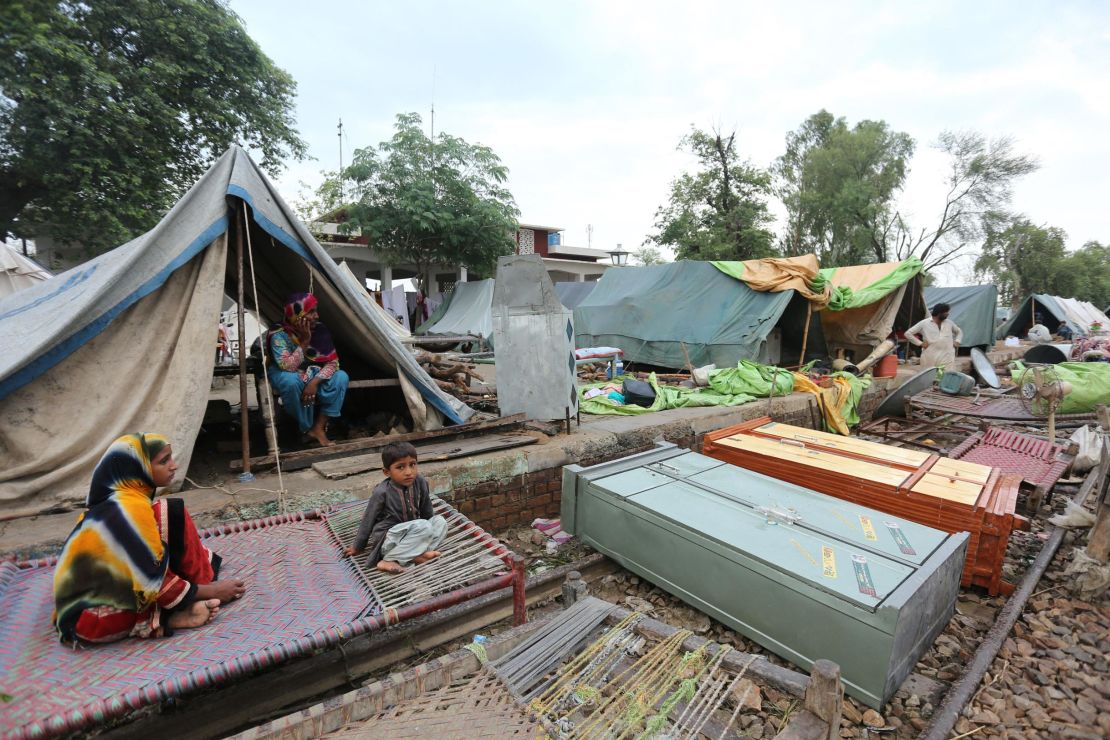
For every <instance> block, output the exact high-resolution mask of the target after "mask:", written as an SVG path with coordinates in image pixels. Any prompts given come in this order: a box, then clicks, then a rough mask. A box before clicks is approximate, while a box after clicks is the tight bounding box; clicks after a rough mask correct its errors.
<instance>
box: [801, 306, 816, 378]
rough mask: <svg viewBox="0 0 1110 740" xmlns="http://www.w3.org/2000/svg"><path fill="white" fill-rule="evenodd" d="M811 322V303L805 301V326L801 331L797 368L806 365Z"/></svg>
mask: <svg viewBox="0 0 1110 740" xmlns="http://www.w3.org/2000/svg"><path fill="white" fill-rule="evenodd" d="M812 321H813V301H806V325H805V328H804V329H802V356H801V357H799V358H798V367H799V368H800V367H802V366H803V365H805V364H806V344H808V343H809V325H810V323H811V322H812Z"/></svg>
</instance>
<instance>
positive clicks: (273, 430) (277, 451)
mask: <svg viewBox="0 0 1110 740" xmlns="http://www.w3.org/2000/svg"><path fill="white" fill-rule="evenodd" d="M241 202H242V204H243V231H245V232H246V234H247V262H248V263H250V266H251V291H252V292H253V294H254V310H255V312H257V311H258V305H259V304H258V283H257V282H256V281H255V279H254V251H253V250H252V249H251V230H250V229H249V228H248V227H247V223H248V222H247V203H246V201H241ZM309 269H310V270H311V268H309ZM262 336H263V339H265V336H266V335H265V334H263V335H262ZM244 340H245V337H244ZM262 352H263V355H265V352H266V347H262ZM268 364H269V363H267V362H266V358H265V356H263V358H262V377H263V379H264V380H265V381H266V388H267V389H269V388H270V372H269V371H268V370H267V369H266V368H267V366H268ZM263 402H264V403H268V404H270V413H269V417H270V419H269V424H270V434H272V435H273V439H275V440H276V439H277V438H278V436H277V424H276V423H275V422H274V416H276V414H275V412H276V410H277V409H275V408H274V407H273V405H274V399H273V397H270V398H265V399H263ZM274 461H275V463H276V467H277V474H278V492H277V495H278V509H279V510H280V511H281V513H282V514H287V513H289V506H288V504H287V503H286V501H285V479H284V478H283V477H282V473H281V447H279V446H278V445H274Z"/></svg>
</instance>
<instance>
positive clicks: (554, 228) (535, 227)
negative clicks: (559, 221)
mask: <svg viewBox="0 0 1110 740" xmlns="http://www.w3.org/2000/svg"><path fill="white" fill-rule="evenodd" d="M517 228H518V229H532V230H533V231H565V229H564V228H563V227H562V226H540V225H539V224H524V223H521V224H517Z"/></svg>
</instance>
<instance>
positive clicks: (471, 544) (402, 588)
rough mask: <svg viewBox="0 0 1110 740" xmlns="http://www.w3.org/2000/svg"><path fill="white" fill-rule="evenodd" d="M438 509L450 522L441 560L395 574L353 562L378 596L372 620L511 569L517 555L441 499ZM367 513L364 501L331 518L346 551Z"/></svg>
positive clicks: (358, 560) (436, 503) (328, 519)
mask: <svg viewBox="0 0 1110 740" xmlns="http://www.w3.org/2000/svg"><path fill="white" fill-rule="evenodd" d="M432 507H433V509H434V511H435V513H436V514H439V515H440V516H442V517H443V518H444V519H446V520H447V536H446V537H445V538H444V541H443V543H442V544H441V545H440V546H439V552H440V556H439V557H438V558H436V559H435V560H431V561H428V562H427V563H424V564H422V565H412V566H409V567H407V568H405V570H404V572H403V573H396V574H392V573H383V572H381V571H380V570H378V569H377V568H375V567H373V566H371V565H368V564H367V562H366V557H365V556H356V557H354V558H347V560H346V562H347V563H348V565H349V567H350V568H351V570H352V571H353V572H355V573H356V574H357V575H358V577H359V578H361V579H362V581H363V583H365V584H366V587H367V588H368V589H370V591H371V592H373V594H374V596H375V601H376V603H375V604H372V605H371V607H370V613H371V614H381V613H383V612H388V610H390V609H399V608H401V607H403V606H407V605H409V604H415V603H418V602H421V601H425V600H427V599H430V598H432V597H433V596H438V595H439V594H442V593H446V592H448V591H454V590H456V589H459V588H463V587H464V586H468V585H470V584H472V583H475V582H477V581H482V580H485V579H487V578H490V577H492V576H494V575H497V574H499V573H506V572H508V571H509V569H511V567H512V562H511V561H510V559H509V558H510V557H511V556H512V553H511V552H510V550H509V549H508V548H507V547H505V546H504V545H503V544H501V543H500V542H499V541H498V540H497V539H496V538H494V537H493V536H492V535H490V534H489V533H488V532H486V531H484V530H483V529H481V528H480V527H479V526H478V525H476V524H474V522H472V521H470V519H468V518H467V517H465V516H463V515H462V514H460V513H459V512H457V511H455V509H453V508H451V507H450V506H449V505H448V504H447V503H445V502H444V501H443V500H441V499H439V498H437V497H435V496H433V497H432ZM365 510H366V503H365V502H363V501H358V502H355V503H353V504H349V505H348V504H344V505H342V506H341V507H339V508H338V509H337V510H335V511H333V512H331V513H329V514H327V515H326V516H325V521H326V522H327V525H328V528H329V529H330V530H331V531H332V533H333V534H334V535H335V538H336V540H338V542H339V546H340V547H341V548H342V547H347V546H348V545H351V544H352V543H353V542H354V539H355V535H356V534H357V533H358V525H359V522H360V521H361V519H362V514H363V512H364V511H365Z"/></svg>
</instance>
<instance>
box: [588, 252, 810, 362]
mask: <svg viewBox="0 0 1110 740" xmlns="http://www.w3.org/2000/svg"><path fill="white" fill-rule="evenodd" d="M806 303H807V301H806V299H805V298H803V297H802V296H801V295H798V294H796V292H795V291H793V290H785V291H781V292H759V291H755V290H752V289H751V288H750V287H748V285H747V284H746V283H744V282H742V281H740V280H736V279H734V278H732V277H729V276H728V275H726V274H725V273H724V272H722V271H721V270H719V269H717V268H716V267H714V266H713V265H712V264H710V263H709V262H690V261H681V262H672V263H668V264H663V265H648V266H644V267H621V268H619V269H611V270H606V271H605V274H604V275H602V276H601V279H600V280H599V281H598V282H597V286H596V287H595V288H594V290H593V291H592V292H591V293H590V294H589V295H588V296H587V297H586V298H585V299H584V300H583V301H582V302H581V303H580V304H578V307H577V308H576V309H574V333H575V336H576V343H577V346H579V347H597V346H610V347H619V348H621V349H622V350H624V357H625V360H626V361H628V360H631V361H635V362H640V363H644V364H649V365H657V366H660V367H666V368H681V367H684V366H685V365H686V356H687V355H688V356H689V359H690V362H691V363H692V364H693V365H695V366H700V365H706V364H709V363H715V364H716V365H717V366H718V367H729V366H735V365H736V363H737V362H739V361H740V360H756V361H758V362H772V363H778V362H779V361H780V359H781V360H782V361H783V362H788V361H789V362H794V358H795V357H796V355H797V352H798V350H799V348H800V346H801V335H802V331H801V329H802V326H803V325H804V321H805V317H806ZM784 322H787V323H791V322H792V324H796V326H795V327H794V330H787V329H785V328H779V327H780V325H783V324H784ZM777 328H779V330H778V331H776V329H777ZM769 340H770V341H769ZM784 341H785V342H786V344H785V345H784V344H782V342H784ZM818 342H819V337H818V336H816V335H815V334H812V333H811V334H810V337H809V343H810V346H811V347H813V346H815V345H817V344H818ZM795 344H796V345H797V346H795ZM683 345H685V354H684V352H683Z"/></svg>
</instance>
